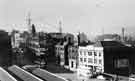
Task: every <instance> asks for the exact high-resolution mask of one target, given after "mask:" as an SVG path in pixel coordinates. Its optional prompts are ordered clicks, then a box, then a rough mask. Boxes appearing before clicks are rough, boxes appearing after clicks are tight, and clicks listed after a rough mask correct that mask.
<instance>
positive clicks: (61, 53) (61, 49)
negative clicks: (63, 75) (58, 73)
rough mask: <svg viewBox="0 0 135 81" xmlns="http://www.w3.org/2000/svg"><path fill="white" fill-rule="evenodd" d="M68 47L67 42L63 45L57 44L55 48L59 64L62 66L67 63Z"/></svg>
mask: <svg viewBox="0 0 135 81" xmlns="http://www.w3.org/2000/svg"><path fill="white" fill-rule="evenodd" d="M66 46H67V42H64V43H63V44H57V45H56V46H55V53H56V57H57V63H58V64H60V65H65V63H66V61H67V60H66V59H65V54H67V53H66Z"/></svg>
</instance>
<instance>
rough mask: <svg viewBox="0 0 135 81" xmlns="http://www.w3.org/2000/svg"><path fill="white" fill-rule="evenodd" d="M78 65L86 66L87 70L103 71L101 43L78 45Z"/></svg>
mask: <svg viewBox="0 0 135 81" xmlns="http://www.w3.org/2000/svg"><path fill="white" fill-rule="evenodd" d="M78 54H79V55H78V60H79V63H78V67H87V68H88V69H90V70H89V71H92V73H94V72H104V58H103V57H104V56H103V47H102V45H101V44H94V45H87V46H79V49H78Z"/></svg>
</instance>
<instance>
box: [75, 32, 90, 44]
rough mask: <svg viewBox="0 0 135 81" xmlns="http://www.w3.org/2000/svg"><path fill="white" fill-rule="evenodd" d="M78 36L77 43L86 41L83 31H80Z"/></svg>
mask: <svg viewBox="0 0 135 81" xmlns="http://www.w3.org/2000/svg"><path fill="white" fill-rule="evenodd" d="M77 36H78V44H80V43H83V42H86V43H87V42H88V38H87V35H86V34H85V33H80V32H79V34H78V35H77Z"/></svg>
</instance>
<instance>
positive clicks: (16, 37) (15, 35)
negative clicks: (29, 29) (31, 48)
mask: <svg viewBox="0 0 135 81" xmlns="http://www.w3.org/2000/svg"><path fill="white" fill-rule="evenodd" d="M20 35H21V33H20V32H19V31H13V32H12V33H11V44H12V48H19V46H20V43H21V42H22V41H23V38H22V37H21V36H20Z"/></svg>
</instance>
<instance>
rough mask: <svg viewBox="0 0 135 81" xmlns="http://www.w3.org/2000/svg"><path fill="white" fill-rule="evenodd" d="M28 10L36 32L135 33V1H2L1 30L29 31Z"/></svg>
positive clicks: (0, 7) (92, 34)
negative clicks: (60, 25) (123, 29)
mask: <svg viewBox="0 0 135 81" xmlns="http://www.w3.org/2000/svg"><path fill="white" fill-rule="evenodd" d="M28 12H31V18H32V23H35V24H37V25H36V29H37V31H47V32H51V31H52V32H54V31H58V27H59V25H58V22H59V21H60V20H61V22H62V29H63V32H70V33H78V32H84V33H86V34H87V35H89V36H95V35H98V34H103V33H118V34H120V33H121V28H122V27H124V28H125V30H126V33H128V34H134V33H135V0H0V29H5V30H7V31H11V30H12V29H18V30H27V29H28V28H27V26H26V16H27V14H28ZM41 24H44V25H41Z"/></svg>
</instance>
